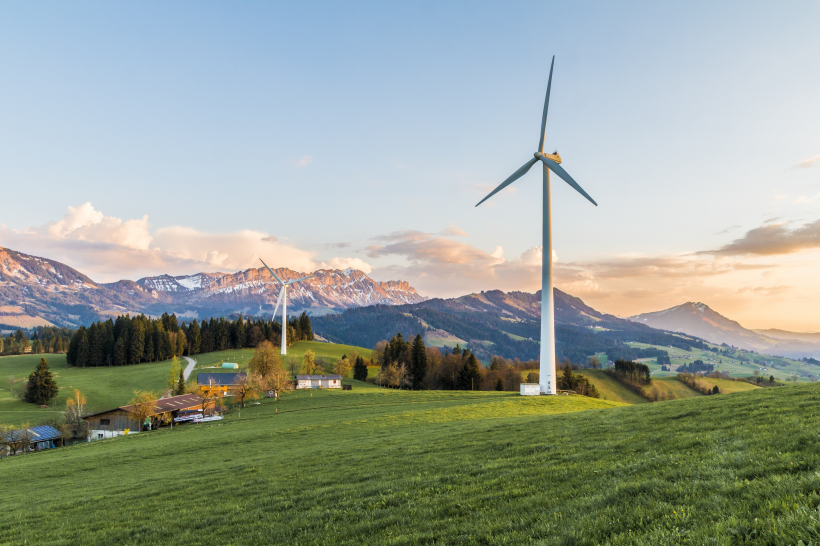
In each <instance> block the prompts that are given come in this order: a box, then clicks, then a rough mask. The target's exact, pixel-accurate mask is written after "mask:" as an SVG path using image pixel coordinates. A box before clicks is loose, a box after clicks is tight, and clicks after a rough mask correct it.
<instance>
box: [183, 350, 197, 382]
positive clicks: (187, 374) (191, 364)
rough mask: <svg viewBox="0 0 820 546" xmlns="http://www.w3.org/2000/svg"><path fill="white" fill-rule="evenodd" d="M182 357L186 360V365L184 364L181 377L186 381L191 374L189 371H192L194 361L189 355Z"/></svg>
mask: <svg viewBox="0 0 820 546" xmlns="http://www.w3.org/2000/svg"><path fill="white" fill-rule="evenodd" d="M182 358H184V359H185V360H187V361H188V365H187V366H185V370H184V371H183V372H182V377H183V378H184V379H185V381H188V378H189V377H190V376H191V372H192V371H194V366H196V361H195V360H194V359H193V358H191V357H189V356H183V357H182Z"/></svg>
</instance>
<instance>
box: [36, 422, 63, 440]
mask: <svg viewBox="0 0 820 546" xmlns="http://www.w3.org/2000/svg"><path fill="white" fill-rule="evenodd" d="M29 430H30V431H31V432H33V433H34V441H36V442H42V441H43V440H53V439H54V438H59V437H60V436H61V435H60V431H59V430H57V429H56V428H54V427H52V426H50V425H43V426H40V427H31V428H30V429H29Z"/></svg>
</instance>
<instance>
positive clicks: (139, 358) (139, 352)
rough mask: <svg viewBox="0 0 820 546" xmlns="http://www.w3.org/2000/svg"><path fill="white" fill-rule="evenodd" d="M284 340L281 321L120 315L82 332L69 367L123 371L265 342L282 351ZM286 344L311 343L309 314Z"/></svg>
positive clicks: (291, 328)
mask: <svg viewBox="0 0 820 546" xmlns="http://www.w3.org/2000/svg"><path fill="white" fill-rule="evenodd" d="M281 339H282V324H281V323H280V322H278V321H274V322H272V321H266V320H262V319H258V318H256V319H248V320H246V319H244V318H243V317H242V316H239V317H237V318H236V319H235V320H231V319H226V318H224V317H220V318H218V319H216V318H211V319H209V320H203V321H202V322H199V321H197V320H196V319H194V320H193V321H191V322H190V323H186V322H179V321H178V320H177V317H176V315H175V314H171V315H168V314H167V313H163V314H162V316H161V317H159V318H151V317H146V316H145V315H138V316H134V317H131V316H130V315H121V316H118V317H117V318H116V319H113V320H112V319H108V320H106V321H98V322H94V323H92V324H91V326H89V327H88V328H86V327H80V329H79V330H77V331H76V333H75V334H74V336H73V337H72V338H71V342H70V343H69V345H68V352H67V354H66V362H67V364H68V365H69V366H77V367H86V366H88V367H97V366H125V365H128V364H138V363H140V362H157V361H160V360H166V359H169V358H171V357H173V356H183V355H195V354H199V353H209V352H213V351H223V350H225V349H242V348H254V347H256V346H257V345H258V344H259V343H260V342H261V341H265V340H267V341H270V342H271V343H273V344H274V345H276V346H279V345H280V342H281ZM287 340H288V344H292V343H295V342H297V341H302V340H311V341H312V340H313V329H312V325H311V323H310V317H308V316H307V314H306V313H302V314H301V315H300V316H298V317H294V318H293V319H291V320H289V321H288V332H287Z"/></svg>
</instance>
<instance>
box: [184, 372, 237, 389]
mask: <svg viewBox="0 0 820 546" xmlns="http://www.w3.org/2000/svg"><path fill="white" fill-rule="evenodd" d="M244 378H245V374H244V373H239V372H233V373H198V374H196V382H197V383H198V384H199V385H202V386H203V387H204V386H206V385H210V384H211V380H213V384H214V386H217V387H225V386H228V385H236V384H237V383H238V382H239V381H241V380H242V379H244Z"/></svg>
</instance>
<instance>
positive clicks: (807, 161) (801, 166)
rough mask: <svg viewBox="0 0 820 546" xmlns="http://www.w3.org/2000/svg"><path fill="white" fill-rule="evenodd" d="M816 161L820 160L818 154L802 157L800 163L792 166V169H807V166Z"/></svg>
mask: <svg viewBox="0 0 820 546" xmlns="http://www.w3.org/2000/svg"><path fill="white" fill-rule="evenodd" d="M817 162H820V154H817V155H815V156H812V157H810V158H808V159H804V160H803V161H801V162H800V163H798V164H797V165H795V166H794V167H792V168H793V169H809V168H811V167H813V166H814V164H815V163H817Z"/></svg>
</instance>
